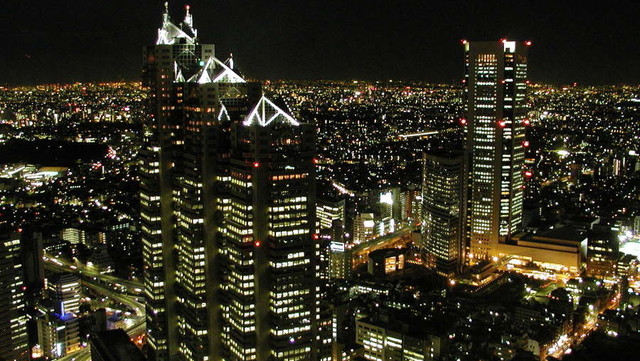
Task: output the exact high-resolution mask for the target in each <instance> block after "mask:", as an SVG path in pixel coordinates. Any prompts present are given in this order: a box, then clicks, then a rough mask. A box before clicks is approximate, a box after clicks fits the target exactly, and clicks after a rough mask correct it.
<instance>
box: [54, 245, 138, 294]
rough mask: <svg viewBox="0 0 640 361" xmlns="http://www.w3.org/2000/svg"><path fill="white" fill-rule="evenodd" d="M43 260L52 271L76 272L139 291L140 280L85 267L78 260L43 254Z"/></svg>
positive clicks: (135, 291)
mask: <svg viewBox="0 0 640 361" xmlns="http://www.w3.org/2000/svg"><path fill="white" fill-rule="evenodd" d="M42 259H43V260H44V262H45V264H44V265H45V268H47V269H49V270H52V271H54V272H70V273H77V274H81V275H83V276H87V277H93V278H97V279H99V280H101V281H104V282H108V283H113V284H117V285H120V286H124V287H125V288H127V290H128V291H129V292H130V293H141V292H142V282H138V281H130V280H125V279H122V278H120V277H116V276H112V275H110V274H104V273H102V272H100V270H98V269H95V268H93V267H87V266H85V265H84V264H82V263H80V262H75V263H73V262H68V261H66V260H64V259H60V258H56V257H54V256H51V255H48V254H45V255H44V257H43V258H42Z"/></svg>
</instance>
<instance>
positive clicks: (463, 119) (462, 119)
mask: <svg viewBox="0 0 640 361" xmlns="http://www.w3.org/2000/svg"><path fill="white" fill-rule="evenodd" d="M459 122H460V125H463V126H464V125H467V120H466V119H465V118H460V120H459Z"/></svg>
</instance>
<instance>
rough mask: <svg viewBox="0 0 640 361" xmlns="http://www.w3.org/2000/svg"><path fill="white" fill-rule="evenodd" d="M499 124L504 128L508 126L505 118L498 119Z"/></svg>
mask: <svg viewBox="0 0 640 361" xmlns="http://www.w3.org/2000/svg"><path fill="white" fill-rule="evenodd" d="M498 126H499V127H500V128H504V127H506V126H507V122H505V121H504V120H500V121H498Z"/></svg>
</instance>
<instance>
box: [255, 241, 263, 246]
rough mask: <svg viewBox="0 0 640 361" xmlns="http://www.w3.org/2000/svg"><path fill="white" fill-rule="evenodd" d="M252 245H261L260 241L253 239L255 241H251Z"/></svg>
mask: <svg viewBox="0 0 640 361" xmlns="http://www.w3.org/2000/svg"><path fill="white" fill-rule="evenodd" d="M253 245H254V246H256V247H260V245H262V242H260V241H255V242H253Z"/></svg>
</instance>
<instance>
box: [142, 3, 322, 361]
mask: <svg viewBox="0 0 640 361" xmlns="http://www.w3.org/2000/svg"><path fill="white" fill-rule="evenodd" d="M143 63H144V67H143V85H144V86H145V87H147V88H148V89H149V93H148V94H149V96H148V101H147V106H148V111H147V113H148V119H147V122H146V128H145V135H146V146H145V148H144V149H143V150H142V151H141V153H140V159H141V161H140V167H141V194H140V199H141V229H142V242H143V258H144V291H145V296H146V300H147V302H146V322H147V335H148V338H147V343H148V348H149V352H148V356H149V358H150V359H151V360H198V361H204V360H211V361H214V360H247V361H248V360H258V361H260V360H263V361H266V360H328V359H330V356H331V355H330V352H331V349H330V348H331V330H330V326H331V321H330V314H329V313H327V308H326V306H325V303H324V302H323V297H321V296H322V294H323V292H325V291H326V279H321V278H319V277H318V276H317V275H319V274H320V272H318V271H319V270H320V269H324V268H326V267H327V266H326V265H323V264H321V263H320V262H321V261H320V260H321V259H326V257H320V254H319V252H321V251H322V249H321V247H319V246H318V245H317V243H318V241H317V236H316V235H315V234H314V232H315V204H316V199H315V194H316V192H315V186H316V185H315V184H316V183H315V164H314V163H315V162H314V157H315V134H314V133H315V130H314V128H313V126H311V125H309V124H301V123H299V122H298V121H297V120H296V119H294V118H293V117H292V116H291V115H290V114H288V113H287V112H286V111H285V110H283V109H282V108H281V107H279V106H278V105H276V103H274V102H273V101H272V100H270V99H267V98H266V97H265V96H264V95H263V94H262V89H261V85H260V84H259V83H251V82H247V81H245V79H244V78H243V77H242V75H241V73H240V72H239V70H238V69H237V67H236V66H235V64H234V62H233V59H232V58H231V57H230V58H229V59H227V60H225V61H221V60H219V59H218V58H217V57H216V55H215V51H214V45H213V44H201V43H200V42H199V39H198V33H197V30H196V28H195V27H194V23H193V19H192V16H191V14H190V12H189V8H188V7H187V9H186V16H185V18H184V20H183V21H182V22H181V23H179V24H177V23H174V22H173V21H172V20H171V18H170V16H169V12H168V10H165V13H164V15H163V19H162V27H161V28H160V29H159V30H158V39H157V42H156V44H155V45H151V46H147V47H146V48H145V49H144V57H143Z"/></svg>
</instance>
